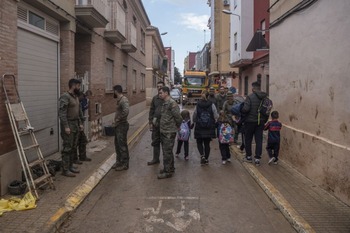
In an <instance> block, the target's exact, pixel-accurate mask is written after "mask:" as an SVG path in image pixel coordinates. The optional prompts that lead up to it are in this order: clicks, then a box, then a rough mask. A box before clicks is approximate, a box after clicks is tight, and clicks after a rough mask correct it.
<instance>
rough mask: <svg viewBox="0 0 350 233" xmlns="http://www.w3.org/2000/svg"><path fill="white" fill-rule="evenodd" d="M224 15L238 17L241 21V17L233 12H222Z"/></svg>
mask: <svg viewBox="0 0 350 233" xmlns="http://www.w3.org/2000/svg"><path fill="white" fill-rule="evenodd" d="M222 12H223V13H225V14H227V15H235V16H238V20H241V16H239V15H237V14H235V13H232V11H229V10H222Z"/></svg>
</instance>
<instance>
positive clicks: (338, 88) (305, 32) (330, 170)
mask: <svg viewBox="0 0 350 233" xmlns="http://www.w3.org/2000/svg"><path fill="white" fill-rule="evenodd" d="M274 2H276V1H272V0H271V1H270V6H271V9H270V14H271V18H270V75H271V83H270V96H271V98H272V99H273V100H274V109H275V110H278V111H279V113H280V120H281V121H282V122H283V124H284V128H283V130H282V138H281V157H283V159H284V160H285V161H288V162H289V163H290V164H292V165H293V166H294V167H295V168H296V169H297V170H298V171H300V172H301V173H302V174H304V175H305V176H307V177H308V178H310V179H311V180H312V181H314V182H315V183H316V184H318V185H320V186H321V187H323V188H324V189H325V190H327V191H329V192H330V193H332V194H334V195H335V196H336V197H337V198H339V199H340V200H342V201H343V202H345V203H347V204H348V205H349V204H350V182H349V180H350V169H349V167H350V132H349V128H350V118H349V116H350V110H349V102H348V101H349V97H350V94H349V91H348V88H349V87H350V79H349V67H350V65H349V61H350V47H349V46H348V45H347V44H348V42H347V41H348V38H349V37H350V18H349V16H348V12H349V10H350V3H349V1H347V0H338V1H327V0H318V1H313V4H311V5H310V6H309V7H306V5H303V2H304V3H305V1H300V0H290V1H279V2H278V3H276V4H275V5H274V6H272V4H273V3H274ZM309 2H311V1H309ZM301 9H302V11H300V10H301ZM297 11H298V13H297V14H296V13H295V12H297Z"/></svg>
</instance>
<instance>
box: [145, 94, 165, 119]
mask: <svg viewBox="0 0 350 233" xmlns="http://www.w3.org/2000/svg"><path fill="white" fill-rule="evenodd" d="M162 104H163V100H162V99H161V98H159V95H158V94H157V95H155V96H154V97H153V99H152V102H151V107H150V109H149V117H148V121H149V123H152V121H153V118H157V119H158V121H159V120H160V111H161V108H162Z"/></svg>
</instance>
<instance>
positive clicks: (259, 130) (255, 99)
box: [242, 82, 267, 166]
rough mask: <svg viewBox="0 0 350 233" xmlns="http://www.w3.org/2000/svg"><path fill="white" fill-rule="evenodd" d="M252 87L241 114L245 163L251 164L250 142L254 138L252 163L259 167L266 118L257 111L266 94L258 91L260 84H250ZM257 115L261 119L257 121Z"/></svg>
mask: <svg viewBox="0 0 350 233" xmlns="http://www.w3.org/2000/svg"><path fill="white" fill-rule="evenodd" d="M252 87H253V89H252V91H253V93H252V94H250V95H249V96H247V98H246V100H245V101H244V106H243V108H242V113H244V114H246V117H245V124H244V127H245V149H246V157H245V161H246V162H250V163H251V162H252V141H253V137H254V139H255V143H256V148H255V161H254V162H255V165H256V166H259V165H260V159H261V154H262V142H263V130H264V124H265V122H266V121H267V118H266V117H265V118H264V117H263V116H262V115H261V114H258V111H259V106H260V104H261V101H262V100H263V99H264V98H266V97H267V94H266V93H265V92H262V91H261V90H260V88H261V86H260V82H254V83H252ZM259 115H261V117H262V118H263V119H259Z"/></svg>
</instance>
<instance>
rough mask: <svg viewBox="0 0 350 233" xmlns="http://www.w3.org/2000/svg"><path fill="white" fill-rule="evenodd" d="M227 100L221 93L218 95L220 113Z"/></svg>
mask: <svg viewBox="0 0 350 233" xmlns="http://www.w3.org/2000/svg"><path fill="white" fill-rule="evenodd" d="M226 99H227V97H226V95H224V96H222V95H221V94H220V93H219V94H217V95H216V100H217V109H218V112H220V111H221V110H222V107H223V106H224V103H225V101H226Z"/></svg>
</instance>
